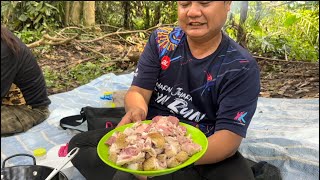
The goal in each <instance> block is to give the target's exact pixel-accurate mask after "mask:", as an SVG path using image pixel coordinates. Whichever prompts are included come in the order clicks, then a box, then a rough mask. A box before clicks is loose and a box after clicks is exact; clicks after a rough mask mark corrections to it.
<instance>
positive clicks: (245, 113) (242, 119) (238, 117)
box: [234, 111, 248, 123]
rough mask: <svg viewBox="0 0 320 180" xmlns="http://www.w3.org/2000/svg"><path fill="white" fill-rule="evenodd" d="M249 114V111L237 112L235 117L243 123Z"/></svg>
mask: <svg viewBox="0 0 320 180" xmlns="http://www.w3.org/2000/svg"><path fill="white" fill-rule="evenodd" d="M247 114H248V112H244V111H242V112H237V115H236V117H234V120H236V121H239V122H242V123H246V121H245V119H244V117H245V116H246V115H247Z"/></svg>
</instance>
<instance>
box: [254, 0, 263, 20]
mask: <svg viewBox="0 0 320 180" xmlns="http://www.w3.org/2000/svg"><path fill="white" fill-rule="evenodd" d="M261 13H262V2H261V1H256V14H255V16H254V20H255V23H256V24H258V23H259V22H260V19H261Z"/></svg>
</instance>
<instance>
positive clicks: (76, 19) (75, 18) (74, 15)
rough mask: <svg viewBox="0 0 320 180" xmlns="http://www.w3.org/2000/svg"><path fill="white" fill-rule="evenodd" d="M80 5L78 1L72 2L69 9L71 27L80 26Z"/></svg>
mask: <svg viewBox="0 0 320 180" xmlns="http://www.w3.org/2000/svg"><path fill="white" fill-rule="evenodd" d="M80 13H81V4H80V1H74V2H73V3H72V9H71V23H72V24H73V25H79V24H80Z"/></svg>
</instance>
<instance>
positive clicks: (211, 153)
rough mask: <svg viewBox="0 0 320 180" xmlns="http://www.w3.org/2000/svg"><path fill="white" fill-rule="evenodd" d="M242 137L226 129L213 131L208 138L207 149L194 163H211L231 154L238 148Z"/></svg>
mask: <svg viewBox="0 0 320 180" xmlns="http://www.w3.org/2000/svg"><path fill="white" fill-rule="evenodd" d="M241 140H242V137H241V136H239V135H236V134H234V133H232V132H230V131H228V130H220V131H217V132H215V134H213V135H211V136H210V137H209V138H208V142H209V143H208V149H207V151H206V153H205V154H204V155H203V156H202V157H201V158H200V159H199V160H198V161H197V162H196V163H195V165H201V164H213V163H217V162H220V161H222V160H225V159H227V158H228V157H230V156H232V155H233V154H234V153H235V152H236V151H237V149H238V147H239V145H240V143H241Z"/></svg>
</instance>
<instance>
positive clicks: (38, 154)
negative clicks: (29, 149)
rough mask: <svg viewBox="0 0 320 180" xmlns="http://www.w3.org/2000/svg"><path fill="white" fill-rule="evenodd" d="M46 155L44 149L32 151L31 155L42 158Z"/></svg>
mask: <svg viewBox="0 0 320 180" xmlns="http://www.w3.org/2000/svg"><path fill="white" fill-rule="evenodd" d="M46 153H47V150H46V149H45V148H38V149H35V150H33V155H34V156H37V157H39V156H44V155H45V154H46Z"/></svg>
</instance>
